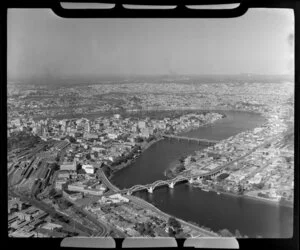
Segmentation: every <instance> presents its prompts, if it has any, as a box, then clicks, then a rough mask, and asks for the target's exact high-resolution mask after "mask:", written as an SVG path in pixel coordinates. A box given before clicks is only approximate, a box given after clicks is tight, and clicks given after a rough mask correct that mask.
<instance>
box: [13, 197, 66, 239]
mask: <svg viewBox="0 0 300 250" xmlns="http://www.w3.org/2000/svg"><path fill="white" fill-rule="evenodd" d="M62 228H63V226H62V225H60V224H58V223H54V222H53V221H52V219H51V217H50V216H49V214H48V213H46V212H44V211H42V210H41V209H39V208H36V207H34V206H32V205H30V204H28V203H24V202H22V201H20V199H18V198H11V199H9V200H8V235H9V236H10V237H22V238H31V237H50V236H53V237H65V236H67V234H66V233H63V232H58V231H57V230H56V229H62Z"/></svg>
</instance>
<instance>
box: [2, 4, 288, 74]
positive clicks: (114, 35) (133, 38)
mask: <svg viewBox="0 0 300 250" xmlns="http://www.w3.org/2000/svg"><path fill="white" fill-rule="evenodd" d="M293 42H294V14H293V12H292V10H283V9H282V10H279V9H272V10H271V9H269V10H267V9H252V10H248V11H247V12H246V13H245V14H244V15H243V16H242V17H238V18H229V19H224V18H223V19H193V18H191V19H179V18H178V19H100V18H98V19H67V18H61V17H58V16H56V14H54V12H52V10H50V9H49V10H48V9H10V10H8V27H7V71H8V75H7V76H8V80H13V79H23V78H39V77H54V78H55V77H79V76H80V77H93V76H97V77H98V76H100V77H101V76H102V75H144V74H145V75H161V74H170V75H176V74H177V75H185V74H193V75H201V74H205V75H210V74H241V73H243V74H244V73H251V74H271V75H272V74H275V75H277V74H288V73H291V72H293V64H294V52H293V47H294V45H293Z"/></svg>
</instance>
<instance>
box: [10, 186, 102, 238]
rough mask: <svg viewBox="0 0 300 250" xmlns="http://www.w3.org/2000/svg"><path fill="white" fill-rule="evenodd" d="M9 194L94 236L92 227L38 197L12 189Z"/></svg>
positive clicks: (86, 234) (85, 233)
mask: <svg viewBox="0 0 300 250" xmlns="http://www.w3.org/2000/svg"><path fill="white" fill-rule="evenodd" d="M9 194H10V195H11V196H14V197H19V198H21V199H22V200H24V201H26V202H28V203H30V204H31V205H33V206H35V207H37V208H39V209H41V210H43V211H45V212H47V213H48V214H50V215H52V216H55V215H57V216H58V217H60V218H64V219H67V220H69V221H70V222H69V223H67V224H69V226H72V225H74V228H76V230H77V231H79V232H81V234H82V235H84V236H92V234H93V233H92V230H91V229H89V228H87V227H85V226H83V225H82V224H81V223H78V222H77V221H75V220H74V219H72V218H70V217H69V216H66V215H65V214H62V213H60V212H58V211H57V210H55V209H54V208H52V207H49V206H48V205H47V204H45V203H43V202H41V201H38V200H36V199H33V198H30V197H27V196H24V195H22V194H19V193H17V192H16V191H12V190H9ZM105 234H106V232H105V231H103V233H101V232H100V235H101V236H103V235H105Z"/></svg>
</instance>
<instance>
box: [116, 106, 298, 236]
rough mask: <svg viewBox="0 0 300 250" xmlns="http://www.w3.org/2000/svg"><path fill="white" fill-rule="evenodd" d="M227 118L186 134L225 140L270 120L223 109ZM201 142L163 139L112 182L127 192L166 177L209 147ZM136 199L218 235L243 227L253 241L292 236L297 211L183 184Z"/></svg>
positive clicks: (140, 193) (145, 193) (256, 115)
mask: <svg viewBox="0 0 300 250" xmlns="http://www.w3.org/2000/svg"><path fill="white" fill-rule="evenodd" d="M222 113H225V115H226V117H225V118H224V119H221V120H219V121H217V122H215V123H214V124H211V125H207V126H205V127H201V128H198V129H196V130H193V131H189V132H186V133H183V134H182V135H184V136H189V137H195V138H205V139H215V140H221V139H225V138H228V137H230V136H233V135H235V134H237V133H240V132H242V131H245V130H248V129H253V128H255V127H257V126H259V125H261V124H263V123H264V122H265V121H266V120H265V118H263V117H262V116H260V115H258V114H254V113H250V112H240V111H222ZM204 147H205V146H203V145H198V144H197V143H195V142H187V141H177V140H174V139H171V140H168V139H165V140H162V141H159V142H157V143H155V144H153V145H152V146H151V147H149V148H148V149H147V150H145V151H144V152H143V153H142V154H141V156H140V157H139V158H138V159H137V160H136V161H135V162H134V163H132V164H131V165H130V166H128V167H127V168H124V169H122V170H120V171H118V172H117V173H115V175H114V176H113V178H112V182H113V183H114V184H115V185H116V186H118V187H120V188H125V187H126V188H127V187H131V186H133V185H136V184H148V183H152V182H154V181H156V180H162V179H166V177H165V176H164V171H165V170H166V169H168V168H169V167H171V166H173V165H174V163H176V162H177V161H178V159H179V158H180V157H181V156H185V155H188V154H191V153H193V152H194V151H195V150H199V149H202V148H204ZM135 195H136V196H138V197H141V198H143V199H145V200H146V201H148V202H150V203H153V204H154V205H155V206H156V207H158V208H159V209H160V210H162V211H164V212H166V213H168V214H171V215H174V216H176V217H178V218H181V219H184V220H186V221H193V222H196V223H198V224H199V225H202V226H206V227H209V228H211V229H212V230H214V231H218V230H220V229H224V228H227V229H228V230H230V231H231V232H235V230H236V229H238V230H239V231H240V232H241V234H242V235H247V236H249V237H257V236H262V237H267V238H273V237H276V238H277V237H291V236H292V223H293V209H292V208H289V207H284V206H279V205H276V204H270V203H266V202H263V201H259V200H254V199H251V198H246V197H235V196H231V195H227V194H220V195H217V194H216V193H214V192H204V191H201V190H200V189H198V188H194V187H192V186H190V185H189V184H188V183H182V184H177V185H176V186H175V187H174V189H169V188H168V187H167V186H163V187H157V188H156V189H155V190H154V192H153V194H149V193H148V192H147V191H141V192H137V193H135Z"/></svg>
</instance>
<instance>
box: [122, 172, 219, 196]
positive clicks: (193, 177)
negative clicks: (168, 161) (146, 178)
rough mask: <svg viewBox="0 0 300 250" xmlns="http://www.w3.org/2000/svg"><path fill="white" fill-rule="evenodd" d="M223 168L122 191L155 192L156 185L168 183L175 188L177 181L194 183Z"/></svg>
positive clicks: (129, 193) (127, 192)
mask: <svg viewBox="0 0 300 250" xmlns="http://www.w3.org/2000/svg"><path fill="white" fill-rule="evenodd" d="M222 170H223V169H216V170H214V171H211V172H209V173H206V174H201V175H187V176H183V175H179V176H176V177H175V178H174V179H170V180H157V181H155V182H153V183H151V184H145V185H141V184H139V185H134V186H132V187H131V188H127V189H123V190H122V191H121V192H122V193H125V194H127V195H131V194H132V193H134V192H137V191H141V190H147V191H148V192H149V193H153V191H154V189H155V188H156V187H160V186H165V185H167V186H168V187H169V188H174V186H175V185H176V184H177V183H180V182H184V181H188V182H189V183H193V182H194V181H195V180H197V181H199V180H200V179H202V178H204V177H210V176H215V175H217V174H219V173H220V172H221V171H222Z"/></svg>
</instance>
